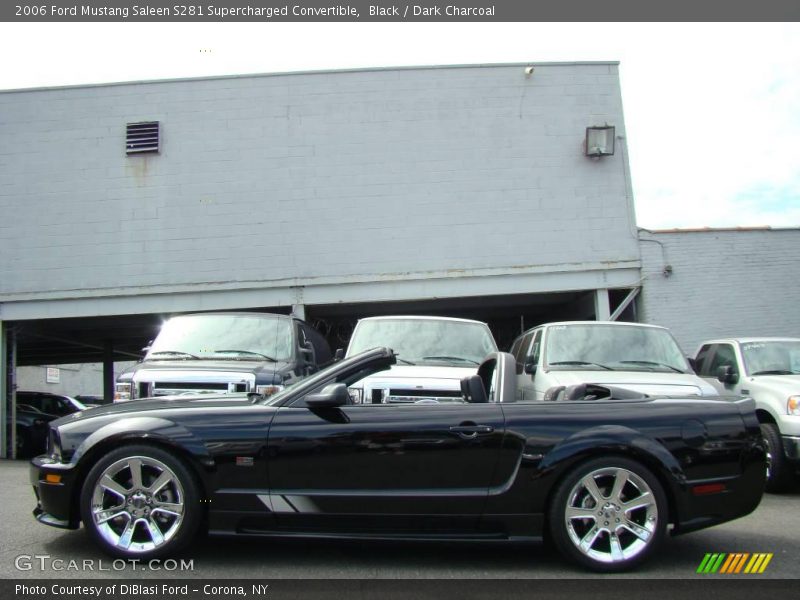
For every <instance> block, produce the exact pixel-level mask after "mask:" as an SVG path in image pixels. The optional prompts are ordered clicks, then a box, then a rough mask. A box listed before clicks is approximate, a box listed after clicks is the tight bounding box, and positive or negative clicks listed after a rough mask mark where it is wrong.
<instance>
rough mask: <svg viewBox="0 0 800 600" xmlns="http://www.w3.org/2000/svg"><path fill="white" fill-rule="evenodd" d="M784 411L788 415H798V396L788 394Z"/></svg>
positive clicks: (799, 402)
mask: <svg viewBox="0 0 800 600" xmlns="http://www.w3.org/2000/svg"><path fill="white" fill-rule="evenodd" d="M786 412H788V413H789V414H790V415H794V416H796V417H800V396H789V399H788V400H787V401H786Z"/></svg>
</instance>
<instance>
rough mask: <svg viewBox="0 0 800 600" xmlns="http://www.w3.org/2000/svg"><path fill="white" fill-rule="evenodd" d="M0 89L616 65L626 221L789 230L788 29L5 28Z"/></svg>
mask: <svg viewBox="0 0 800 600" xmlns="http://www.w3.org/2000/svg"><path fill="white" fill-rule="evenodd" d="M0 53H2V54H1V55H2V57H3V61H2V65H3V66H2V71H0V88H13V87H30V86H42V85H65V84H76V83H96V82H104V81H127V80H139V79H160V78H172V77H193V76H207V75H221V74H230V73H252V72H277V71H291V70H316V69H333V68H353V67H372V66H400V65H428V64H463V63H493V62H525V61H561V60H564V61H572V60H620V61H621V63H622V64H621V78H622V90H623V102H624V106H625V111H626V112H625V114H626V125H627V130H628V146H629V150H630V160H631V172H632V176H633V184H634V196H635V199H636V210H637V219H638V222H639V224H640V225H642V226H644V227H650V228H659V227H675V226H704V225H708V226H729V225H762V224H768V225H773V226H789V225H791V226H799V225H800V173H799V172H798V169H797V164H798V161H797V158H796V156H797V145H798V140H800V135H798V134H800V117H798V112H797V106H799V105H800V69H798V65H800V26H798V24H642V23H630V24H618V25H614V24H602V23H584V24H580V23H576V24H551V23H539V24H532V23H516V24H487V23H478V24H409V23H384V24H366V23H343V24H320V23H313V24H298V23H290V24H276V23H268V24H258V23H243V24H233V23H231V24H225V23H210V24H208V23H203V24H167V23H160V24H139V23H104V24H100V23H98V24H53V23H41V24H13V25H11V24H7V23H4V24H2V25H0Z"/></svg>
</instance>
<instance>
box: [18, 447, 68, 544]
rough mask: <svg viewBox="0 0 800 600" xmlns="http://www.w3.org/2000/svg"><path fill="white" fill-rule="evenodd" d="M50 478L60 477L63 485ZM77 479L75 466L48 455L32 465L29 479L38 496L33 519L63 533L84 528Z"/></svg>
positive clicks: (37, 459) (40, 457)
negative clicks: (59, 529)
mask: <svg viewBox="0 0 800 600" xmlns="http://www.w3.org/2000/svg"><path fill="white" fill-rule="evenodd" d="M48 475H58V476H59V481H58V482H53V481H48V480H47V476H48ZM75 475H76V474H75V469H74V465H71V464H63V463H59V462H56V461H54V460H53V459H51V458H50V457H48V456H46V455H42V456H37V457H36V458H34V459H33V460H32V461H31V465H30V471H29V476H30V482H31V485H32V486H33V491H34V494H35V496H36V508H34V509H33V516H34V517H35V518H36V520H37V521H39V522H40V523H44V524H45V525H50V526H52V527H60V528H63V529H77V528H78V527H79V526H80V515H79V511H78V506H77V501H76V500H77V498H76V494H75V493H74V492H75V480H76V476H75Z"/></svg>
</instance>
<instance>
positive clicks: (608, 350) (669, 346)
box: [511, 321, 718, 400]
mask: <svg viewBox="0 0 800 600" xmlns="http://www.w3.org/2000/svg"><path fill="white" fill-rule="evenodd" d="M511 354H513V355H514V358H515V360H516V362H517V399H518V400H544V399H545V392H547V391H548V390H549V389H551V388H558V387H560V386H564V387H568V386H570V385H575V384H580V383H595V384H600V385H604V386H609V385H610V386H615V387H619V388H626V389H630V390H634V391H636V392H640V393H643V394H647V395H650V396H661V395H666V396H672V397H675V396H717V395H718V392H717V390H716V389H715V388H714V386H712V385H711V384H709V383H708V382H706V381H704V380H703V379H701V378H700V377H698V376H697V375H695V373H694V371H693V370H692V368H691V366H690V365H689V363H688V361H687V360H686V357H685V356H684V355H683V353H682V352H681V349H680V347H679V346H678V344H677V342H676V341H675V338H673V337H672V334H671V333H670V332H669V330H668V329H665V328H664V327H658V326H655V325H642V324H639V323H621V322H618V321H566V322H561V323H545V324H544V325H539V326H538V327H534V328H533V329H529V330H528V331H526V332H525V333H523V334H522V335H521V336H519V337H518V338H517V339H516V340H515V341H514V343H513V345H512V346H511ZM551 393H552V392H551Z"/></svg>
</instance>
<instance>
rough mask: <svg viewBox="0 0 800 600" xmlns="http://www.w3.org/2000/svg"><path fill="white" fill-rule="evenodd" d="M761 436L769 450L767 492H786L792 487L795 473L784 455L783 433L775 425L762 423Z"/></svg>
mask: <svg viewBox="0 0 800 600" xmlns="http://www.w3.org/2000/svg"><path fill="white" fill-rule="evenodd" d="M761 435H762V436H763V437H764V445H765V446H766V450H767V484H766V486H765V487H766V490H767V491H768V492H771V493H773V494H774V493H778V492H785V491H786V490H787V489H789V487H791V485H792V480H793V475H794V473H793V472H792V468H791V465H790V464H789V462H788V461H787V460H786V455H785V454H784V453H783V442H782V441H781V432H780V430H779V429H778V426H777V425H775V423H762V424H761Z"/></svg>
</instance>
